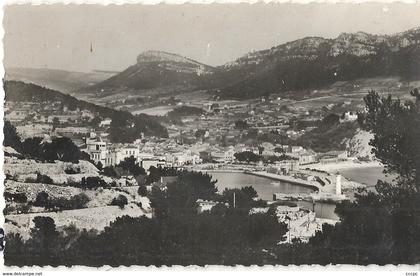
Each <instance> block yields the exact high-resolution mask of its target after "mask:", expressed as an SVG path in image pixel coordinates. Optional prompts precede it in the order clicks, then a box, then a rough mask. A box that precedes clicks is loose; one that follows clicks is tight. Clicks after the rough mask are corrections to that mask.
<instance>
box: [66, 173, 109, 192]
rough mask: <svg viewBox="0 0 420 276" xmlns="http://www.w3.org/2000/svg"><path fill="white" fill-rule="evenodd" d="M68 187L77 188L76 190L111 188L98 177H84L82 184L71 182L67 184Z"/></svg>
mask: <svg viewBox="0 0 420 276" xmlns="http://www.w3.org/2000/svg"><path fill="white" fill-rule="evenodd" d="M67 185H68V186H72V187H76V188H82V189H90V190H91V189H97V188H100V187H101V188H109V187H111V185H110V184H108V183H106V182H105V180H103V179H102V178H100V177H97V176H89V177H83V178H82V181H80V182H69V183H67Z"/></svg>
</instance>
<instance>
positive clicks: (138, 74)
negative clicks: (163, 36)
mask: <svg viewBox="0 0 420 276" xmlns="http://www.w3.org/2000/svg"><path fill="white" fill-rule="evenodd" d="M213 70H214V68H212V67H210V66H208V65H204V64H201V63H199V62H197V61H194V60H192V59H188V58H185V57H182V56H179V55H176V54H171V53H167V52H162V51H147V52H144V53H141V54H140V55H139V56H138V57H137V63H136V64H134V65H132V66H130V67H128V68H127V69H126V70H124V71H123V72H121V73H119V74H117V75H115V76H113V77H111V78H109V79H107V80H105V81H103V82H101V83H99V84H97V85H94V86H92V87H90V88H89V89H87V91H96V92H98V91H99V92H101V94H99V95H102V96H105V95H108V94H110V93H111V94H112V93H114V92H115V91H116V90H118V89H122V90H130V89H131V90H135V91H142V90H148V89H156V88H162V87H166V88H168V89H175V90H191V89H194V88H197V87H198V86H199V85H200V82H201V79H202V78H203V77H204V76H206V75H209V74H211V73H212V72H213Z"/></svg>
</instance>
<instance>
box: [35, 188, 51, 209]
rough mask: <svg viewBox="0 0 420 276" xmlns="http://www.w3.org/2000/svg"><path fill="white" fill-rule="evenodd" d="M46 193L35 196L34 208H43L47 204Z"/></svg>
mask: <svg viewBox="0 0 420 276" xmlns="http://www.w3.org/2000/svg"><path fill="white" fill-rule="evenodd" d="M48 197H49V195H48V193H46V192H44V191H42V192H39V193H38V194H37V195H36V199H35V202H34V206H38V207H45V206H47V204H48Z"/></svg>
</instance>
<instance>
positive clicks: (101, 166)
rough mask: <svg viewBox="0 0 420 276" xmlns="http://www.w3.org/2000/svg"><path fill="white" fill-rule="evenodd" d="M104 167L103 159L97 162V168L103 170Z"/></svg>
mask: <svg viewBox="0 0 420 276" xmlns="http://www.w3.org/2000/svg"><path fill="white" fill-rule="evenodd" d="M103 167H104V165H103V164H102V162H101V161H99V162H98V163H97V164H96V168H97V169H98V170H99V171H102V169H103Z"/></svg>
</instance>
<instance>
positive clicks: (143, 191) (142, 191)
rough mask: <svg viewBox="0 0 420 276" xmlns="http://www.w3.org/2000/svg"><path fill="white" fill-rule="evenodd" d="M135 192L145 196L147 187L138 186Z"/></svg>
mask: <svg viewBox="0 0 420 276" xmlns="http://www.w3.org/2000/svg"><path fill="white" fill-rule="evenodd" d="M137 193H138V194H139V196H147V188H146V186H144V185H141V186H139V189H138V190H137Z"/></svg>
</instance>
